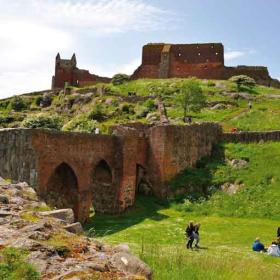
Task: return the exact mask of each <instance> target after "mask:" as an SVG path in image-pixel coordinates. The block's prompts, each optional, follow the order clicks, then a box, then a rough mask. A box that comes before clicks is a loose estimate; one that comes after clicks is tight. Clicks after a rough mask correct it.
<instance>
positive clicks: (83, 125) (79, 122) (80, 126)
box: [62, 115, 97, 133]
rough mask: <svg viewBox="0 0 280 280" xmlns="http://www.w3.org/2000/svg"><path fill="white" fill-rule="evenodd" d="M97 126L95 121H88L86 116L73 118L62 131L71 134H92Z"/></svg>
mask: <svg viewBox="0 0 280 280" xmlns="http://www.w3.org/2000/svg"><path fill="white" fill-rule="evenodd" d="M96 125H97V121H95V120H92V119H89V118H88V116H86V115H82V116H78V117H76V118H74V119H73V120H71V121H70V122H68V123H66V124H65V125H64V126H63V128H62V130H63V131H72V132H87V133H93V132H94V130H95V128H96Z"/></svg>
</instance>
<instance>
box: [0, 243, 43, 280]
mask: <svg viewBox="0 0 280 280" xmlns="http://www.w3.org/2000/svg"><path fill="white" fill-rule="evenodd" d="M0 256H1V257H2V261H1V262H0V280H39V279H40V274H39V273H38V272H37V271H36V270H35V268H34V267H33V266H32V265H30V264H28V263H26V262H25V257H26V253H25V252H24V251H22V250H19V249H15V248H5V249H4V250H2V251H1V252H0ZM0 259H1V258H0Z"/></svg>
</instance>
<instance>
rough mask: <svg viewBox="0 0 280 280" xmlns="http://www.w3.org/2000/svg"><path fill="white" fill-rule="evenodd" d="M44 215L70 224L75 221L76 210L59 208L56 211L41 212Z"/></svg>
mask: <svg viewBox="0 0 280 280" xmlns="http://www.w3.org/2000/svg"><path fill="white" fill-rule="evenodd" d="M40 214H41V215H42V216H43V217H53V218H57V219H60V220H62V221H64V222H66V223H68V224H72V223H74V220H75V219H74V212H73V210H72V209H59V210H54V211H46V212H40Z"/></svg>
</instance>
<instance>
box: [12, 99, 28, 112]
mask: <svg viewBox="0 0 280 280" xmlns="http://www.w3.org/2000/svg"><path fill="white" fill-rule="evenodd" d="M28 106H29V104H28V102H27V101H26V100H24V99H23V98H22V97H20V96H15V97H14V98H13V99H12V100H11V108H12V109H13V110H14V111H16V112H20V111H23V110H26V109H28Z"/></svg>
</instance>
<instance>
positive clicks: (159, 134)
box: [148, 123, 222, 197]
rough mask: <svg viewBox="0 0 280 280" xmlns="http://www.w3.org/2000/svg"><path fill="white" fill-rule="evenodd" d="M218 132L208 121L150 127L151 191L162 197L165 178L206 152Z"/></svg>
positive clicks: (194, 163) (165, 188)
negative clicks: (188, 124)
mask: <svg viewBox="0 0 280 280" xmlns="http://www.w3.org/2000/svg"><path fill="white" fill-rule="evenodd" d="M221 134H222V131H221V127H220V126H219V125H216V124H211V123H204V124H194V125H190V126H171V125H170V126H157V127H154V128H151V129H150V136H149V158H148V166H149V176H150V180H151V182H152V185H153V188H154V189H153V191H154V193H155V194H156V195H158V196H160V197H166V195H167V184H168V181H170V180H171V179H172V178H174V177H175V176H176V175H177V174H178V173H179V172H181V171H182V170H184V169H186V168H188V167H194V166H195V165H196V163H197V161H198V160H199V159H201V158H202V157H204V156H207V155H210V154H211V151H212V146H213V144H214V143H216V142H217V141H219V139H220V138H221Z"/></svg>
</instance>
